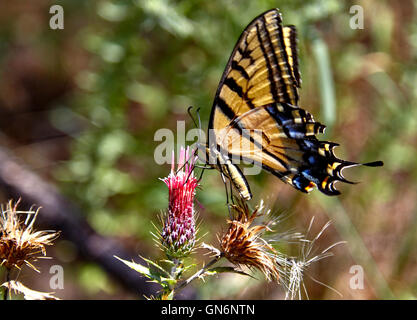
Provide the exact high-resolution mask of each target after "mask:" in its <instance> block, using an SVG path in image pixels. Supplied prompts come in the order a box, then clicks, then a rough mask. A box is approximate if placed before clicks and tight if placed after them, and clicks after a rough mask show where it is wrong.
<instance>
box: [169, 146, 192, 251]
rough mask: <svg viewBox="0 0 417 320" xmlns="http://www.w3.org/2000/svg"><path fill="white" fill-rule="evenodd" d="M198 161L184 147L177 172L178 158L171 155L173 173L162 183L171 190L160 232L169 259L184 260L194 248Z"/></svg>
mask: <svg viewBox="0 0 417 320" xmlns="http://www.w3.org/2000/svg"><path fill="white" fill-rule="evenodd" d="M196 160H197V157H196V156H195V155H194V153H193V152H190V150H189V147H187V149H186V150H185V149H184V148H183V147H181V150H180V157H179V161H178V168H177V170H175V155H174V152H173V153H172V165H171V172H170V174H169V175H168V177H166V178H164V179H162V181H164V182H165V184H166V185H167V186H168V191H169V206H168V212H167V213H166V214H165V217H164V218H165V221H164V222H163V227H162V232H161V243H162V247H163V249H164V251H165V253H166V255H167V256H168V257H170V258H178V259H179V258H184V257H186V256H187V255H188V254H189V253H190V252H191V250H192V249H193V248H194V244H195V235H196V226H195V217H194V197H195V190H196V188H197V186H198V180H197V178H196V177H194V174H193V170H194V165H195V162H196Z"/></svg>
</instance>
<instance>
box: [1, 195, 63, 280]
mask: <svg viewBox="0 0 417 320" xmlns="http://www.w3.org/2000/svg"><path fill="white" fill-rule="evenodd" d="M18 204H19V201H18V202H16V203H15V204H13V202H12V201H11V200H10V201H9V203H8V204H7V206H6V209H4V208H3V206H2V207H1V216H0V265H2V266H4V267H6V268H7V269H9V270H11V269H12V268H13V267H16V268H18V269H20V267H21V266H22V265H23V264H26V265H27V266H29V267H30V268H32V269H33V270H35V271H37V272H39V270H38V269H37V268H36V267H35V266H34V265H33V264H32V263H31V261H32V262H33V261H36V259H37V258H38V257H39V254H41V256H44V257H45V256H46V249H45V247H46V246H48V245H52V242H53V240H55V239H56V238H57V237H58V234H59V233H58V232H55V231H49V230H48V231H35V230H34V229H33V224H34V222H35V220H36V217H37V215H38V213H39V209H40V208H38V209H37V210H36V211H32V210H29V211H17V206H18ZM22 215H26V217H25V219H24V220H23V219H21V216H22Z"/></svg>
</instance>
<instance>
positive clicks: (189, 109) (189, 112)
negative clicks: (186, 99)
mask: <svg viewBox="0 0 417 320" xmlns="http://www.w3.org/2000/svg"><path fill="white" fill-rule="evenodd" d="M193 108H194V107H193V106H189V107H188V109H187V113H188V115H189V116H190V118H191V120H193V122H194V125H195V126H196V127H198V125H197V122H196V121H195V119H194V117H193V115H192V113H191V110H192V109H193ZM198 110H200V108H198Z"/></svg>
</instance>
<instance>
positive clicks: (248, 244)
mask: <svg viewBox="0 0 417 320" xmlns="http://www.w3.org/2000/svg"><path fill="white" fill-rule="evenodd" d="M262 211H263V204H262V202H261V204H260V205H259V206H258V207H257V208H256V209H255V210H253V211H252V212H251V211H250V210H249V208H248V206H247V204H246V202H244V201H243V200H238V201H237V203H236V204H235V205H232V219H231V220H228V224H229V228H228V229H227V231H226V233H224V234H223V236H222V237H221V239H220V251H221V252H222V255H223V256H224V257H225V258H227V259H228V260H229V261H230V262H231V263H233V264H235V265H238V266H246V267H248V268H255V269H258V270H260V271H261V272H262V273H263V274H264V275H265V277H266V279H267V280H268V281H272V280H276V281H277V280H278V279H279V269H278V268H279V266H278V265H277V263H276V256H277V252H276V250H275V249H274V248H273V247H272V246H271V245H270V244H269V243H268V242H267V241H266V240H264V239H263V238H262V235H263V234H264V233H265V231H268V230H270V229H269V227H268V224H260V225H256V224H254V220H255V218H256V217H259V216H260V215H262V213H263V212H262Z"/></svg>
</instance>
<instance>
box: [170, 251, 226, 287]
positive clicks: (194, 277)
mask: <svg viewBox="0 0 417 320" xmlns="http://www.w3.org/2000/svg"><path fill="white" fill-rule="evenodd" d="M220 258H222V255H218V256H216V257H215V258H214V259H213V260H211V261H210V262H209V263H207V264H206V265H205V266H204V267H203V268H201V269H200V270H199V271H197V272H196V273H194V274H193V275H192V276H191V277H189V278H188V279H187V280H185V281H184V282H182V283H181V284H180V285H179V286H178V287H176V288H175V291H176V292H177V293H178V292H179V291H180V290H181V289H183V288H184V287H186V286H187V285H189V284H190V283H191V282H192V281H194V280H195V279H197V278H198V277H200V276H201V275H203V274H204V273H205V272H206V271H207V269H208V268H210V267H211V266H212V265H214V264H215V263H216V262H217V261H219V260H220Z"/></svg>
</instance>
